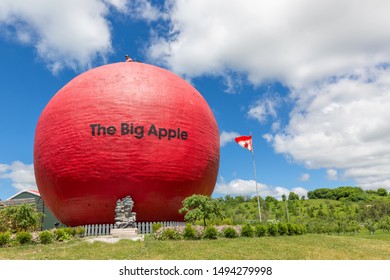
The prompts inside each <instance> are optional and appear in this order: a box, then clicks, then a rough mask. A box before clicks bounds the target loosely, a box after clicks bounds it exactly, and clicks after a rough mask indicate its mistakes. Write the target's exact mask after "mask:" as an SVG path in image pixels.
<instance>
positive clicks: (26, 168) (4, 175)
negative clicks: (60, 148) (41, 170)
mask: <svg viewBox="0 0 390 280" xmlns="http://www.w3.org/2000/svg"><path fill="white" fill-rule="evenodd" d="M0 179H9V180H11V182H12V186H13V187H14V188H15V189H16V190H18V191H20V190H24V189H29V190H36V189H37V185H36V183H35V175H34V165H33V164H24V163H23V162H20V161H14V162H13V163H12V164H0Z"/></svg>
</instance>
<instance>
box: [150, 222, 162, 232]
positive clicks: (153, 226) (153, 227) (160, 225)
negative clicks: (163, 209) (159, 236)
mask: <svg viewBox="0 0 390 280" xmlns="http://www.w3.org/2000/svg"><path fill="white" fill-rule="evenodd" d="M162 226H163V225H162V223H156V224H153V225H152V232H156V231H158V230H159V229H160V228H162Z"/></svg>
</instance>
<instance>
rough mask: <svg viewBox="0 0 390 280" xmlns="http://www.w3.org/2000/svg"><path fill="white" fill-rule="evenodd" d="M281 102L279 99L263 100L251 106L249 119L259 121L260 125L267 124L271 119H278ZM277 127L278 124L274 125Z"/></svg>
mask: <svg viewBox="0 0 390 280" xmlns="http://www.w3.org/2000/svg"><path fill="white" fill-rule="evenodd" d="M278 105H279V101H278V99H277V98H275V97H274V98H262V99H260V100H258V101H257V102H256V103H255V105H252V106H250V108H249V111H248V117H249V118H252V119H255V120H258V121H259V122H260V123H265V122H266V121H267V120H268V119H269V118H276V117H277V106H278ZM274 125H275V126H276V127H277V126H278V125H279V123H278V122H276V123H274Z"/></svg>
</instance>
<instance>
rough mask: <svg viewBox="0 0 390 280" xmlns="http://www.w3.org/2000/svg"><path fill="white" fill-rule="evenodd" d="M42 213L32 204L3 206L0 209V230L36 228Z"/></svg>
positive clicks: (16, 230) (13, 230) (14, 230)
mask: <svg viewBox="0 0 390 280" xmlns="http://www.w3.org/2000/svg"><path fill="white" fill-rule="evenodd" d="M42 215H43V214H42V213H39V212H37V211H36V209H35V207H34V205H32V204H22V205H18V206H9V207H4V208H2V209H1V210H0V230H1V231H4V230H10V231H12V232H18V231H29V230H31V231H33V230H36V229H37V228H38V227H39V225H40V223H41V220H42Z"/></svg>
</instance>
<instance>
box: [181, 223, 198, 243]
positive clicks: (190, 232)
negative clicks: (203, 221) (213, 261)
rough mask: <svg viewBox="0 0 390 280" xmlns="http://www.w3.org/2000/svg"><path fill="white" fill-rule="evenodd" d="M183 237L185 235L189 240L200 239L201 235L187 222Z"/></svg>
mask: <svg viewBox="0 0 390 280" xmlns="http://www.w3.org/2000/svg"><path fill="white" fill-rule="evenodd" d="M183 237H184V239H187V240H189V239H192V240H195V239H199V237H198V236H197V234H196V230H195V229H194V228H193V227H192V226H191V224H186V227H185V228H184V232H183Z"/></svg>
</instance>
